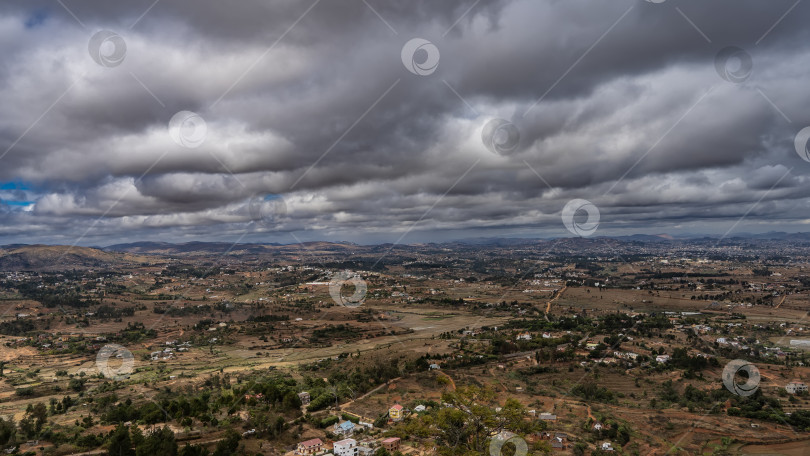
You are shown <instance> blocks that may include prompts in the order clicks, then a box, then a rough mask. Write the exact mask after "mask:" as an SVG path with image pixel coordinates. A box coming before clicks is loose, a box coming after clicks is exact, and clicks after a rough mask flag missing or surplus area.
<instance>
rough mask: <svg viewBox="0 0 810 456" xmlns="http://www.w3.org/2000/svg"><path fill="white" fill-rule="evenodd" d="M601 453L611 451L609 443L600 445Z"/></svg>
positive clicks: (611, 446)
mask: <svg viewBox="0 0 810 456" xmlns="http://www.w3.org/2000/svg"><path fill="white" fill-rule="evenodd" d="M602 451H613V445H612V444H611V443H610V442H604V443H602Z"/></svg>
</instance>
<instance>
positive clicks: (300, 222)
mask: <svg viewBox="0 0 810 456" xmlns="http://www.w3.org/2000/svg"><path fill="white" fill-rule="evenodd" d="M62 3H63V4H64V7H63V6H62V5H60V3H59V2H52V1H46V0H41V1H40V0H27V1H22V0H19V1H10V2H3V3H2V4H1V5H0V13H2V14H0V36H2V37H3V38H4V39H1V40H0V47H2V49H0V51H1V52H2V55H3V58H2V62H3V65H1V66H0V97H2V98H1V99H2V100H3V101H4V103H2V104H0V157H1V158H0V200H2V203H0V217H2V220H3V223H2V225H1V226H0V240H4V241H6V242H51V243H74V242H78V243H80V244H105V243H112V242H118V241H126V240H135V239H159V240H171V241H183V240H191V239H212V240H213V239H229V240H234V241H236V240H244V241H248V240H250V241H280V242H295V241H297V240H311V239H330V240H351V241H356V242H383V241H389V242H392V241H397V240H400V241H401V242H423V241H430V240H445V239H453V238H463V237H468V236H481V235H486V236H494V235H503V236H539V237H544V236H556V235H562V234H567V233H568V232H567V231H566V230H565V226H564V224H563V222H562V221H561V211H562V209H563V207H564V206H565V205H566V203H567V202H568V201H570V200H572V199H584V200H588V201H591V202H592V203H593V204H594V205H596V206H597V207H598V208H599V211H600V214H601V222H600V225H599V228H598V230H597V231H596V234H597V235H599V234H622V233H630V232H648V233H659V232H669V233H679V232H681V233H683V232H692V233H719V234H723V233H725V232H727V231H728V230H730V229H732V228H733V229H734V230H737V231H768V230H788V231H795V230H806V228H805V226H806V224H807V221H808V220H810V205H808V202H807V196H808V195H810V180H808V179H807V177H806V176H807V172H808V171H809V170H810V163H808V162H806V161H804V160H802V159H801V157H800V156H799V154H797V153H796V150H795V147H794V138H795V136H796V134H797V133H798V132H799V131H800V130H801V129H802V128H803V127H805V126H807V125H810V111H808V108H807V106H810V103H808V102H809V101H810V89H808V86H807V77H808V70H807V68H806V62H808V61H810V45H808V44H807V43H810V40H808V38H810V30H808V28H807V27H806V26H804V25H805V24H806V23H807V20H808V19H809V18H810V5H804V4H801V3H800V4H798V5H796V4H795V2H794V1H790V0H784V1H783V0H774V1H770V2H762V1H759V0H742V1H741V0H735V1H731V0H722V1H713V2H685V1H678V0H667V1H665V2H662V3H652V2H647V1H641V0H617V1H611V2H591V1H586V0H566V1H555V0H543V1H535V0H523V1H487V0H482V1H479V2H475V1H469V0H466V1H461V0H459V1H442V2H429V1H426V0H425V1H414V2H407V3H403V2H395V1H392V0H366V1H363V0H342V1H314V0H313V1H311V2H309V1H307V2H301V1H291V0H290V1H279V2H263V1H259V0H251V1H240V2H237V3H236V4H226V3H224V2H221V1H215V0H172V1H165V0H164V1H159V2H157V3H155V2H153V1H152V0H149V1H146V0H144V1H131V2H102V3H99V2H96V1H90V0H65V1H64V2H62ZM153 3H154V5H153ZM150 6H151V8H150ZM100 31H103V32H104V33H106V34H102V35H99V34H98V33H99V32H100ZM94 37H95V39H94ZM413 38H420V39H422V40H424V41H423V42H425V41H427V42H430V43H431V44H432V45H433V46H435V47H433V46H428V47H424V46H423V47H421V48H419V49H417V50H416V51H415V52H414V53H413V55H412V56H411V55H408V56H403V52H402V51H403V46H404V45H405V44H406V43H407V42H408V41H410V40H411V39H413ZM730 47H735V48H736V49H738V50H737V51H736V52H731V51H727V50H728V49H729V48H730ZM408 54H410V53H408ZM434 54H435V55H434ZM718 56H719V57H718ZM404 57H413V59H410V58H409V59H404ZM749 57H750V60H749ZM430 58H433V59H434V62H435V59H438V65H437V66H436V67H435V68H432V67H431V68H430V69H429V70H427V71H421V73H423V74H421V75H420V74H414V73H420V71H419V70H417V71H409V68H407V67H406V65H413V62H415V64H416V65H417V66H418V65H424V64H425V61H426V59H430ZM718 59H719V60H718ZM410 69H411V70H413V69H414V67H413V66H411V68H410ZM182 111H188V112H189V113H196V114H197V115H198V117H194V118H192V117H189V116H188V115H181V116H179V117H176V116H175V115H176V114H177V113H178V112H182ZM189 115H190V114H189ZM173 118H175V121H172V119H173ZM178 119H179V120H178ZM492 119H503V120H504V121H506V122H503V123H502V124H503V125H507V128H506V129H503V128H502V129H500V130H499V131H497V132H496V135H495V137H494V138H492V137H489V138H483V139H489V141H488V143H489V145H490V147H487V144H485V143H487V141H484V140H482V132H484V131H485V130H484V129H485V125H486V124H487V123H488V122H489V121H491V120H492ZM507 122H508V124H507ZM170 123H171V126H170ZM510 134H511V135H512V136H509V135H510ZM492 144H495V145H496V146H498V145H499V146H500V147H493V146H492ZM580 215H581V214H580ZM741 218H742V221H740V222H739V223H737V222H738V220H740V219H741Z"/></svg>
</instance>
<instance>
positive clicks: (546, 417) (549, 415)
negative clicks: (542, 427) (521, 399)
mask: <svg viewBox="0 0 810 456" xmlns="http://www.w3.org/2000/svg"><path fill="white" fill-rule="evenodd" d="M540 420H542V421H557V415H555V414H553V413H541V414H540Z"/></svg>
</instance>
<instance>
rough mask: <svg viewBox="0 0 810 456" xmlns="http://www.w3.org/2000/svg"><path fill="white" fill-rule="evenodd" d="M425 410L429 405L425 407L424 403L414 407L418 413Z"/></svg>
mask: <svg viewBox="0 0 810 456" xmlns="http://www.w3.org/2000/svg"><path fill="white" fill-rule="evenodd" d="M425 410H427V407H425V406H424V405H422V404H419V405H417V406H416V407H414V408H413V411H414V412H416V413H422V412H424V411H425Z"/></svg>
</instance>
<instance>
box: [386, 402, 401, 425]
mask: <svg viewBox="0 0 810 456" xmlns="http://www.w3.org/2000/svg"><path fill="white" fill-rule="evenodd" d="M388 417H389V418H391V421H399V420H401V419H402V406H401V405H399V404H394V405H393V406H392V407H391V408H390V409H388Z"/></svg>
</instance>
